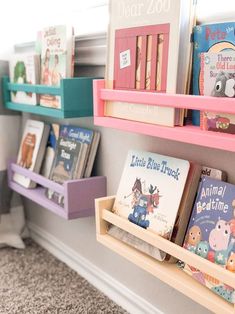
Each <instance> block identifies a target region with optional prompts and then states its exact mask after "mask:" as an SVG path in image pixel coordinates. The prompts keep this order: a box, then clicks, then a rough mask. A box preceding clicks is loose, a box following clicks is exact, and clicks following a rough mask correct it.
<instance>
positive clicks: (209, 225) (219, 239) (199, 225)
mask: <svg viewBox="0 0 235 314" xmlns="http://www.w3.org/2000/svg"><path fill="white" fill-rule="evenodd" d="M184 247H185V248H186V249H187V250H189V251H191V252H192V253H195V254H197V255H199V256H201V257H202V258H205V259H207V260H209V261H211V262H212V263H215V264H218V265H220V266H221V267H223V268H226V269H227V270H229V271H231V272H233V273H234V274H235V185H233V184H230V183H227V182H223V181H220V180H217V179H213V178H210V177H206V176H204V177H203V179H202V181H201V184H200V187H199V189H198V194H197V198H196V201H195V204H194V208H193V211H192V215H191V218H190V221H189V225H188V229H187V233H186V238H185V241H184ZM184 271H185V272H186V273H188V274H189V275H191V276H192V277H193V278H194V279H196V280H197V281H199V282H200V283H201V284H203V285H205V286H207V287H208V288H209V289H210V290H212V291H213V292H215V293H217V294H218V295H220V296H222V297H223V298H225V299H226V300H227V301H229V302H232V303H235V291H234V289H233V288H231V287H229V286H227V285H225V284H223V283H222V282H220V281H219V280H217V279H216V278H213V277H211V276H209V275H207V274H205V273H202V272H201V271H200V270H198V269H196V268H194V267H191V266H190V265H187V264H185V265H184Z"/></svg>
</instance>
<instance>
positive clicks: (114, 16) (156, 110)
mask: <svg viewBox="0 0 235 314" xmlns="http://www.w3.org/2000/svg"><path fill="white" fill-rule="evenodd" d="M194 7H195V4H194V3H193V1H181V0H177V1H171V0H169V1H165V2H162V3H161V4H159V5H155V2H154V1H152V2H143V3H141V5H140V3H139V1H137V0H135V1H133V0H132V1H130V0H125V1H117V0H112V1H110V4H109V11H110V24H109V34H108V52H107V66H106V77H105V79H106V88H115V89H127V90H138V91H140V92H141V91H155V92H156V91H158V92H168V93H185V92H186V86H187V81H188V69H189V63H190V49H191V44H190V33H191V29H192V25H193V21H194V14H193V13H194ZM179 77H180V80H179V79H178V78H179ZM104 111H105V115H106V116H112V117H117V118H122V119H129V120H136V121H141V122H146V123H153V124H160V125H167V126H174V125H178V124H182V123H183V122H182V121H183V116H182V114H181V111H180V109H175V108H166V107H165V108H164V107H159V106H150V105H144V104H133V103H119V102H113V101H112V102H111V101H107V102H106V103H105V107H104Z"/></svg>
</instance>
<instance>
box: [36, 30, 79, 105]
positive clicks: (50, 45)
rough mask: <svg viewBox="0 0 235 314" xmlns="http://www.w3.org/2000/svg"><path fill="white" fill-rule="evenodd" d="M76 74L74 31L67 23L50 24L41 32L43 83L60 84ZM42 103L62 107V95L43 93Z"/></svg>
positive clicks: (49, 84)
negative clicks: (62, 80)
mask: <svg viewBox="0 0 235 314" xmlns="http://www.w3.org/2000/svg"><path fill="white" fill-rule="evenodd" d="M73 74H74V33H73V28H72V27H69V26H66V25H56V26H49V27H46V28H44V29H43V30H42V32H41V81H40V82H41V84H43V85H48V86H59V85H60V80H61V79H63V78H66V77H67V78H68V77H73ZM40 105H41V106H46V107H52V108H57V109H58V108H61V98H60V96H54V95H46V94H42V95H41V96H40Z"/></svg>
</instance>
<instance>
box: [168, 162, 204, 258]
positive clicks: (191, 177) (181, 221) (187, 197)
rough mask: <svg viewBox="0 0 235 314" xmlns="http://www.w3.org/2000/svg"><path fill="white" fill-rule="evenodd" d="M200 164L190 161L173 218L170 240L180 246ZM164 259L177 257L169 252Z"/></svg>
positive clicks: (196, 183) (191, 206)
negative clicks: (174, 217)
mask: <svg viewBox="0 0 235 314" xmlns="http://www.w3.org/2000/svg"><path fill="white" fill-rule="evenodd" d="M201 172H202V166H201V165H199V164H196V163H194V162H190V169H189V173H188V176H187V180H186V183H185V187H184V192H183V196H182V198H181V202H180V206H179V210H178V213H177V217H176V220H175V224H174V228H173V232H172V236H171V242H174V243H176V244H178V245H180V246H182V244H183V242H184V237H185V233H186V229H187V225H188V222H189V218H190V215H191V212H192V209H193V204H194V201H195V197H196V194H197V190H198V185H199V181H200V178H201ZM166 261H168V262H170V263H176V262H177V259H176V258H175V257H173V256H171V255H169V254H167V256H166Z"/></svg>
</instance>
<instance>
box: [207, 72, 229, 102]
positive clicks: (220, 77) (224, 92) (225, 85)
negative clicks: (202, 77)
mask: <svg viewBox="0 0 235 314" xmlns="http://www.w3.org/2000/svg"><path fill="white" fill-rule="evenodd" d="M211 96H214V97H235V79H234V78H230V75H229V74H228V73H225V72H224V71H220V72H219V73H218V74H217V76H216V79H215V85H214V88H213V90H212V92H211Z"/></svg>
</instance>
